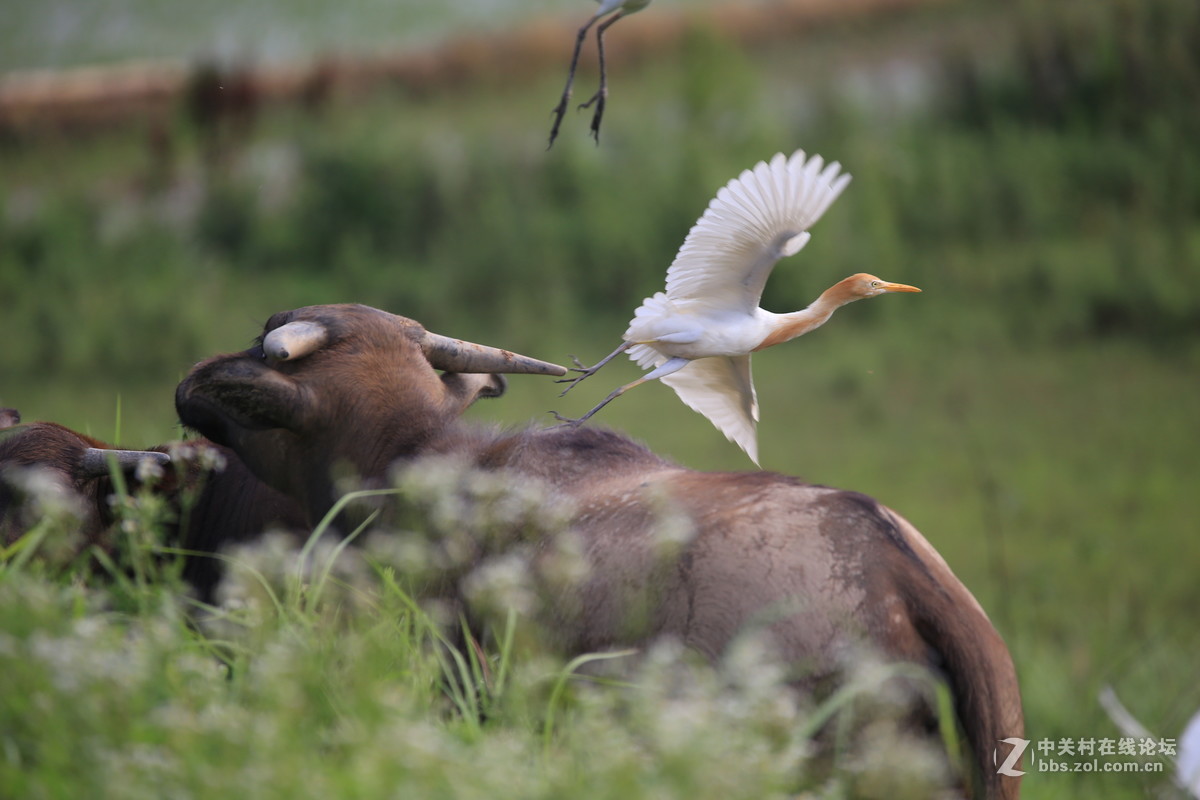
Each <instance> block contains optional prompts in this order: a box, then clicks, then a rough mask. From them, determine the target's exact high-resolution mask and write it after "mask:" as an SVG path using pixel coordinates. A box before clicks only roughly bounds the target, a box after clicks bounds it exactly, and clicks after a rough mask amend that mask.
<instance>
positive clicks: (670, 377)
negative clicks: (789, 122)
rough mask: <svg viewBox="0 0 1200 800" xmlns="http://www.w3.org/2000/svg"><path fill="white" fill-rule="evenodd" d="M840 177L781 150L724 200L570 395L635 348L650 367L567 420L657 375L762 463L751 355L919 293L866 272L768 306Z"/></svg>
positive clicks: (730, 188)
mask: <svg viewBox="0 0 1200 800" xmlns="http://www.w3.org/2000/svg"><path fill="white" fill-rule="evenodd" d="M822 167H824V168H823V169H822ZM840 170H841V165H840V164H838V163H837V162H836V161H834V162H832V163H830V164H829V165H828V166H825V164H824V161H823V160H822V158H821V157H820V156H818V155H814V156H813V157H812V158H808V159H806V158H805V154H804V151H803V150H797V151H796V152H795V153H793V154H792V156H791V157H790V158H787V157H785V156H784V155H783V154H782V153H779V154H777V155H776V156H775V157H774V158H772V159H771V160H770V162H765V161H763V162H759V163H758V164H756V165H755V166H754V168H753V169H748V170H745V171H744V172H742V174H741V175H739V176H738V177H737V178H735V179H734V180H732V181H730V182H729V183H728V184H727V185H726V186H725V187H723V188H722V189H721V190H720V191H719V192H717V196H716V197H715V198H714V199H713V201H712V202H711V203H709V205H708V209H707V210H706V211H705V212H704V215H703V216H701V217H700V219H699V221H697V222H696V224H695V225H693V226H692V229H691V231H689V232H688V235H687V238H686V239H684V242H683V246H682V247H680V248H679V253H678V254H677V255H676V256H675V260H674V261H673V262H672V263H671V266H670V268H668V269H667V286H666V292H665V293H664V292H657V293H655V294H654V295H653V296H652V297H648V298H646V300H645V301H643V303H642V305H641V307H640V308H638V309H637V311H636V312H635V313H634V317H633V319H632V320H631V321H630V323H629V328H628V330H626V331H625V335H624V336H623V337H622V338H623V339H624V341H623V342H622V343H621V346H620V347H618V348H617V349H616V350H614V351H613V352H612V353H610V354H609V355H608V356H606V357H605V358H604V359H602V360H601V361H599V362H598V363H597V364H595V365H594V366H591V367H584V366H583V364H581V363H580V362H579V360H578V359H575V364H576V367H575V370H574V371H576V372H579V373H582V374H580V375H578V376H576V377H574V378H567V379H565V380H564V381H561V382H570V384H571V385H570V386H568V387H567V388H566V389H564V390H563V392H562V394H564V395H565V394H566V393H567V392H569V391H570V390H571V389H573V388H574V387H575V386H576V385H578V383H579V381H581V380H583V379H584V378H587V377H589V376H591V375H593V374H595V373H596V371H597V370H598V369H600V368H601V367H603V366H604V365H605V364H607V363H608V362H609V361H611V360H612V359H614V358H615V357H616V356H618V355H619V354H621V353H623V352H626V351H628V353H629V357H630V358H632V359H633V360H634V361H636V362H637V364H638V366H640V367H642V368H643V369H649V370H651V371H650V372H648V373H646V374H645V375H643V376H642V377H640V378H638V379H637V380H635V381H633V382H632V383H627V384H625V385H624V386H621V387H619V388H617V389H616V390H614V391H613V392H612V393H611V394H610V395H609V396H608V397H606V398H604V400H603V401H602V402H601V403H600V404H599V405H597V406H596V407H595V408H593V409H592V410H591V411H589V412H587V413H586V414H584V415H583V416H582V417H580V418H579V419H574V420H568V419H565V418H563V417H559V419H561V420H563V421H564V422H569V423H572V424H575V425H578V424H579V423H581V422H583V421H584V420H586V419H588V418H590V417H591V416H592V415H593V414H595V413H596V412H597V411H599V410H600V409H601V408H603V407H604V406H606V405H607V404H608V403H610V402H612V401H613V400H614V399H616V398H617V397H619V396H620V395H622V394H624V393H625V392H627V391H628V390H630V389H632V388H633V387H634V386H637V385H639V384H642V383H645V382H646V381H650V380H654V379H656V378H658V379H661V380H662V382H663V383H665V384H667V385H668V386H670V387H671V388H672V389H674V390H675V393H676V394H678V395H679V399H681V400H682V401H683V402H684V403H685V404H687V405H688V406H690V407H691V408H693V409H695V410H696V411H698V412H700V413H701V414H703V415H704V416H705V417H707V418H708V419H709V420H710V421H711V422H712V423H713V425H715V426H716V427H717V429H718V430H720V431H721V432H722V433H724V434H725V436H726V437H727V438H728V439H730V440H731V441H733V442H735V443H736V444H737V445H738V446H739V447H741V448H742V449H743V450H744V451H745V452H746V455H748V456H750V459H751V460H752V461H754V463H755V464H757V463H758V442H757V439H756V437H755V423H756V422H757V421H758V400H757V398H756V395H755V392H754V384H753V382H752V381H751V378H750V353H752V352H753V351H755V350H762V349H763V348H764V347H770V346H772V345H776V344H780V343H782V342H786V341H789V340H791V339H794V338H796V337H797V336H801V335H803V334H805V333H808V332H809V331H812V330H813V329H815V328H817V327H819V326H821V325H823V324H824V323H825V322H826V321H827V320H828V319H829V317H830V316H831V315H832V314H833V312H834V311H836V310H837V309H838V308H840V307H841V306H843V305H845V304H847V303H851V302H854V301H855V300H861V299H863V298H864V297H875V296H876V295H881V294H886V293H888V292H919V291H921V290H920V289H918V288H916V287H915V286H906V285H904V284H901V283H889V282H888V281H885V280H882V279H880V278H877V277H875V276H874V275H868V274H866V273H858V274H856V275H851V276H850V277H848V278H845V279H844V280H841V281H839V282H838V283H836V284H834V285H833V286H832V287H830V288H829V289H827V290H825V292H823V293H822V294H821V296H820V297H818V298H817V299H816V300H814V301H813V302H812V303H811V304H810V305H809V306H808V307H807V308H805V309H803V310H801V311H795V312H792V313H790V314H774V313H771V312H770V311H766V310H764V309H762V308H759V305H758V304H759V300H760V299H761V297H762V292H763V287H764V286H765V285H766V282H767V278H768V277H769V276H770V274H771V270H772V268H773V267H774V266H775V263H776V262H777V261H779V259H781V258H784V257H785V256H790V255H794V254H796V253H797V252H798V251H799V250H800V248H802V247H804V245H805V244H806V243H807V242H808V239H809V233H808V229H809V227H811V226H812V225H813V223H815V222H816V221H817V220H818V219H820V217H821V215H822V214H824V213H825V210H826V209H827V208H829V205H830V204H831V203H832V202H833V201H834V200H835V199H836V198H837V196H838V195H839V194H841V192H842V190H843V189H845V188H846V184H847V183H849V182H850V176H849V175H848V174H846V173H843V172H840ZM572 358H574V357H572ZM556 416H558V415H557V414H556Z"/></svg>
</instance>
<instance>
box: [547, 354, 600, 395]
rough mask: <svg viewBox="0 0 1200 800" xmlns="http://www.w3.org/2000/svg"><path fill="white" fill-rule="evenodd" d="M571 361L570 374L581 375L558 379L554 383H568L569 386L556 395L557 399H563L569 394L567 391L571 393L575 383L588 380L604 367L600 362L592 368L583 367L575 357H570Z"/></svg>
mask: <svg viewBox="0 0 1200 800" xmlns="http://www.w3.org/2000/svg"><path fill="white" fill-rule="evenodd" d="M571 361H572V362H573V363H574V364H575V366H573V367H571V372H579V373H582V374H580V375H576V376H575V377H573V378H559V379H557V380H556V381H554V382H555V383H569V384H571V385H570V386H568V387H567V388H565V389H563V390H562V392H561V393H560V394H559V395H558V396H559V397H564V396H565V395H566V394H567V392H569V391H571V390H572V389H574V388H575V385H576V384H577V383H579V382H580V381H581V380H583V379H584V378H590V377H592V376H593V375H595V374H596V371H597V370H599V369H600V367H602V366H604V364H603V362H601V363H600V364H595V365H593V366H590V367H585V366H584V365H583V362H582V361H580V360H579V359H578V358H576V357H575V356H571Z"/></svg>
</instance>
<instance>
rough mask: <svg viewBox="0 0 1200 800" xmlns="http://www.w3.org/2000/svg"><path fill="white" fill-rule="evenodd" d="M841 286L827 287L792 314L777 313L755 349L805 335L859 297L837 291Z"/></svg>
mask: <svg viewBox="0 0 1200 800" xmlns="http://www.w3.org/2000/svg"><path fill="white" fill-rule="evenodd" d="M840 286H841V284H837V285H835V286H833V287H831V288H829V289H826V290H825V291H824V292H822V293H821V296H820V297H818V298H817V299H816V300H814V301H812V303H811V304H810V305H809V307H808V308H805V309H802V310H800V311H793V312H791V313H790V314H776V315H775V320H774V327H773V329H772V330H771V332H770V333H768V334H767V337H766V338H765V339H763V340H762V343H761V344H759V345H758V347H755V348H754V349H755V350H762V349H763V348H764V347H771V346H772V345H776V344H782V343H783V342H789V341H791V340H792V339H795V338H796V337H797V336H803V335H804V334H806V333H808V332H809V331H811V330H813V329H814V328H819V327H821V326H822V325H824V324H825V323H826V322H827V321H828V320H829V318H830V317H832V316H833V312H834V311H837V310H838V309H839V308H841V307H842V306H844V305H846V303H849V302H851V301H852V300H856V299H858V298H855V297H846V296H845V294H844V293H842V292H838V291H836V290H837V289H838V288H839V287H840Z"/></svg>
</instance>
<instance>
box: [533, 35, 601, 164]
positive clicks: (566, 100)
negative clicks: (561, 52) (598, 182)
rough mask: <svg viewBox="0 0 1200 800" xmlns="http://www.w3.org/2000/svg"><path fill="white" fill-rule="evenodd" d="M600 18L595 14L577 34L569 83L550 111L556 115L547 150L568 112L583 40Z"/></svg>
mask: <svg viewBox="0 0 1200 800" xmlns="http://www.w3.org/2000/svg"><path fill="white" fill-rule="evenodd" d="M598 19H600V15H599V14H597V15H595V16H593V17H592V18H591V19H589V20H588V21H587V22H585V23H584V24H583V27H582V28H580V29H579V32H578V33H577V34H575V52H574V53H572V54H571V68H570V69H569V70H568V71H567V85H566V88H564V89H563V93H562V99H561V100H559V101H558V105H556V106H555V107H554V110H553V111H551V112H550V113H551V114H553V115H554V125H553V126H552V127H551V128H550V144H548V145H546V149H547V150H549V149H550V148H551V147H553V146H554V140H555V139H556V138H557V137H558V129H559V126H561V125H562V121H563V116H564V115H565V114H566V113H567V106H568V105H570V103H571V86H572V85H573V84H574V83H575V68H576V67H578V66H579V52H580V50H582V49H583V40H584V39H586V38H587V32H588V31H589V30H591V28H592V26H593V25H595V24H596V20H598Z"/></svg>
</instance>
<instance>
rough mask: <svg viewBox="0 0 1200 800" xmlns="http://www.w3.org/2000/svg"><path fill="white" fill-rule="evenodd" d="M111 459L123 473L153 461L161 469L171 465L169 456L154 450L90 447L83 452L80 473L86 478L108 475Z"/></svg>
mask: <svg viewBox="0 0 1200 800" xmlns="http://www.w3.org/2000/svg"><path fill="white" fill-rule="evenodd" d="M109 459H112V460H114V461H115V462H116V464H117V467H118V468H119V469H120V470H121V471H122V472H125V471H128V470H131V469H136V468H137V465H138V464H140V463H142V462H143V461H151V462H153V463H155V464H157V465H158V466H160V467H165V466H166V465H167V464H170V463H171V457H170V456H169V455H167V454H166V453H159V452H156V451H153V450H105V449H104V448H101V447H89V448H87V449H86V450H84V451H83V459H82V460H81V461H80V463H79V471H80V472H81V473H83V477H85V478H99V477H103V476H104V475H107V474H108V465H109Z"/></svg>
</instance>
